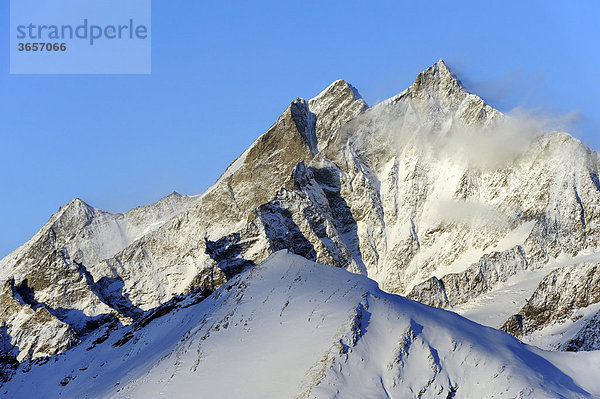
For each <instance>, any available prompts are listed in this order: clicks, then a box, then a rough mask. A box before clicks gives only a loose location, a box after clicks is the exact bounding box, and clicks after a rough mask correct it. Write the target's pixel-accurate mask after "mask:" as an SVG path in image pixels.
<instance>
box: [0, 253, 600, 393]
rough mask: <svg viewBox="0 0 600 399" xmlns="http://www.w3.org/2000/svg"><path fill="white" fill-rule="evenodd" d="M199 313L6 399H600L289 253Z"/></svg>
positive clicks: (108, 346) (441, 315)
mask: <svg viewBox="0 0 600 399" xmlns="http://www.w3.org/2000/svg"><path fill="white" fill-rule="evenodd" d="M195 302H197V298H195V297H194V296H193V295H191V296H189V297H187V298H183V299H180V300H179V301H177V303H175V302H174V303H173V304H172V305H171V306H169V308H166V309H165V310H164V311H163V312H160V313H161V314H158V315H157V314H155V316H154V317H153V318H150V319H147V320H146V322H144V323H143V324H145V325H144V326H143V327H141V324H138V325H136V324H134V325H131V326H125V327H119V328H116V329H115V330H113V331H111V332H110V333H109V334H108V337H106V338H104V339H105V340H104V341H103V342H98V341H100V337H99V336H94V337H90V338H89V339H88V340H87V341H86V342H84V345H83V346H81V345H80V346H78V347H76V348H73V349H71V350H69V351H67V352H66V353H65V354H64V355H60V356H58V357H57V358H56V359H55V360H53V361H50V362H47V363H45V364H40V365H33V366H29V367H27V368H25V367H21V369H20V370H19V371H18V372H17V374H16V375H15V376H14V377H13V379H12V380H11V381H10V382H8V383H6V384H4V386H3V387H2V391H3V392H4V393H5V395H6V396H7V397H36V396H40V395H42V394H43V395H46V396H48V395H49V396H58V395H63V396H66V397H90V398H91V397H129V398H136V397H152V396H157V395H159V396H160V395H163V396H167V397H179V398H184V397H197V395H198V394H199V393H200V394H201V395H203V396H206V397H223V398H233V397H246V398H261V397H315V398H333V397H363V398H364V397H390V396H399V397H413V396H419V397H423V398H426V397H440V396H441V397H465V398H470V397H472V398H483V397H517V396H519V395H520V396H519V397H532V398H533V397H535V398H543V397H548V398H557V397H565V398H576V397H589V396H590V394H589V392H586V391H585V389H583V388H582V387H580V386H578V385H577V384H576V383H575V382H574V381H573V380H572V379H571V378H570V377H569V376H567V375H566V374H564V372H562V371H560V369H559V368H557V367H556V366H554V365H553V364H552V363H550V362H549V361H547V360H546V359H544V358H543V357H542V356H540V354H538V353H537V352H534V351H532V350H531V349H530V348H529V347H528V346H526V345H523V344H521V343H519V342H518V341H517V340H516V339H514V338H512V337H510V336H509V335H506V334H504V333H502V332H499V331H497V330H493V329H490V328H486V327H482V326H480V325H477V324H475V323H472V322H470V321H468V320H466V319H463V318H461V317H460V316H457V315H455V314H452V313H450V312H446V311H443V310H439V309H434V308H430V307H427V306H425V305H421V304H419V303H416V302H413V301H410V300H407V299H404V298H402V297H398V296H394V295H389V294H386V293H384V292H382V291H381V290H379V289H378V288H377V285H376V283H375V282H373V281H371V280H369V279H367V278H365V277H362V276H359V275H356V274H351V273H348V272H346V271H344V270H341V269H337V268H332V267H329V266H322V265H317V264H314V263H312V262H310V261H307V260H306V259H305V258H302V257H299V256H296V255H292V254H289V253H287V251H281V252H278V253H276V254H275V255H273V256H271V257H270V258H269V259H268V260H267V261H266V262H265V263H263V264H262V265H259V266H256V267H254V268H253V269H251V270H250V271H247V272H245V273H243V274H241V275H239V276H237V277H235V278H233V279H232V280H231V281H229V282H228V283H227V284H225V285H224V286H223V287H221V288H220V289H219V290H218V291H217V292H215V293H214V294H212V295H211V296H210V297H208V298H207V299H205V300H204V301H202V302H200V303H195ZM94 340H95V341H96V342H98V343H96V344H92V345H90V344H91V342H92V341H94ZM86 349H89V350H86ZM540 353H541V354H543V352H540ZM592 371H593V370H592ZM597 371H599V370H596V372H597ZM580 377H581V376H580ZM26 381H36V384H27V383H26Z"/></svg>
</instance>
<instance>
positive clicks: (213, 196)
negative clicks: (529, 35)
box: [0, 61, 600, 361]
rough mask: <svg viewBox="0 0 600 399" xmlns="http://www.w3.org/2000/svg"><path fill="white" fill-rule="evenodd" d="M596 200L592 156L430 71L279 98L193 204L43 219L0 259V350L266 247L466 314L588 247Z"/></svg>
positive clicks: (75, 337)
mask: <svg viewBox="0 0 600 399" xmlns="http://www.w3.org/2000/svg"><path fill="white" fill-rule="evenodd" d="M599 191H600V181H599V179H598V159H597V154H596V153H595V152H593V151H592V150H590V149H588V148H587V147H585V146H584V145H583V144H582V143H581V142H579V141H578V140H576V139H574V138H573V137H571V136H569V135H568V134H566V133H561V132H551V133H541V132H539V131H538V130H537V129H535V127H534V126H530V125H528V124H527V123H524V122H522V121H518V120H515V119H514V118H511V117H508V116H505V115H502V114H501V113H500V112H498V111H496V110H494V109H493V108H492V107H490V106H489V105H487V104H486V103H485V102H484V101H483V100H482V99H481V98H479V97H477V96H476V95H474V94H471V93H469V92H468V91H467V90H465V89H464V88H463V86H462V85H461V83H460V81H459V80H458V79H457V78H456V77H455V76H454V75H453V74H452V73H451V72H450V70H449V69H448V68H447V66H446V65H445V64H444V62H443V61H439V62H438V63H436V64H435V65H433V66H432V67H430V68H428V69H427V70H425V71H423V72H422V73H420V74H419V75H418V77H417V79H416V80H415V82H414V84H413V85H411V86H410V87H409V88H408V89H406V90H405V91H403V92H402V93H400V94H398V95H397V96H394V97H392V98H391V99H389V100H387V101H384V102H383V103H380V104H378V105H376V106H374V107H371V108H369V107H368V106H367V105H366V103H365V102H364V100H362V99H361V98H360V95H359V94H358V92H357V90H356V89H355V88H354V87H352V86H351V85H349V84H348V83H347V82H344V81H341V80H339V81H336V82H334V83H333V84H332V85H331V86H329V87H328V88H327V89H326V90H324V91H323V92H322V93H320V94H319V95H318V96H317V97H315V98H313V99H311V100H309V101H305V100H303V99H300V98H299V99H296V100H294V101H293V102H292V103H291V104H290V105H289V107H288V108H287V109H286V110H285V111H284V112H283V114H282V115H281V116H280V117H279V118H278V120H277V121H276V122H275V123H274V124H273V126H271V128H270V129H269V130H268V131H267V132H266V133H265V134H263V135H262V136H260V137H259V138H258V139H257V140H256V141H255V142H254V143H253V144H252V145H251V146H250V147H249V148H248V149H247V150H246V151H244V153H243V154H242V155H241V156H240V157H238V159H236V160H235V161H234V162H233V163H232V164H231V165H230V166H229V167H228V168H227V170H226V171H225V172H224V173H223V175H222V176H221V177H220V178H219V179H218V181H217V182H216V183H215V184H214V185H213V186H212V187H211V188H210V189H209V190H207V192H205V193H204V194H202V195H200V196H196V197H182V196H180V195H178V194H172V195H170V196H168V197H166V198H164V199H162V200H161V201H159V202H158V203H156V204H154V205H151V206H146V207H141V208H136V209H134V210H131V211H129V212H127V213H124V214H116V215H112V214H109V213H106V212H103V211H100V210H98V209H95V208H92V207H91V206H89V205H87V204H85V203H83V202H82V201H80V200H73V201H71V202H70V203H69V204H67V205H65V206H64V207H63V208H61V209H60V210H59V212H58V213H57V214H56V215H54V216H53V217H52V218H51V219H50V221H49V222H48V223H47V224H46V225H45V226H44V227H43V228H42V229H41V230H40V231H39V232H38V233H37V234H36V235H35V236H34V237H33V238H32V239H31V240H30V241H28V242H27V243H26V244H24V245H23V246H22V247H20V248H19V249H17V250H16V251H15V252H13V253H12V254H10V255H9V256H7V257H6V258H4V259H3V260H2V261H0V280H1V281H2V282H3V283H2V287H3V288H2V292H1V294H0V301H1V304H2V306H3V307H2V308H3V309H5V310H4V312H3V313H2V314H0V323H1V324H0V328H2V330H1V331H3V333H2V334H3V335H2V342H4V344H3V345H5V346H7V349H6V350H5V351H4V352H6V353H9V354H10V356H13V357H15V358H17V359H18V360H19V361H22V360H26V359H35V358H39V357H45V356H48V355H52V354H55V353H59V352H62V351H64V350H65V349H66V348H68V347H70V346H72V345H73V344H75V343H77V342H79V341H80V340H81V339H84V338H85V337H86V336H87V335H88V334H89V333H90V332H92V331H94V330H95V328H96V327H97V326H98V325H103V324H105V323H117V324H129V323H131V322H133V321H136V320H138V319H139V318H140V317H143V315H144V314H145V313H144V312H148V311H150V310H152V309H155V308H157V307H160V306H161V305H163V304H165V303H167V302H168V301H170V300H171V299H172V298H174V297H176V296H177V295H181V294H185V293H188V292H192V291H193V292H205V293H208V292H212V291H214V290H215V289H217V288H218V287H219V286H221V285H222V284H224V283H225V282H226V281H227V280H228V279H230V278H232V277H233V276H235V275H237V274H239V273H240V272H241V271H243V270H245V269H246V268H247V267H250V266H252V265H255V264H258V263H260V262H262V261H264V260H265V259H266V258H267V257H268V256H269V255H270V254H272V253H274V252H276V251H279V250H282V249H288V250H290V251H291V252H293V253H296V254H299V255H302V256H304V257H306V258H307V259H309V260H315V261H317V262H319V263H323V264H330V265H334V266H338V267H342V268H345V269H347V270H349V271H352V272H355V273H360V274H364V275H367V276H369V277H370V278H372V279H374V280H375V281H377V282H378V283H379V284H380V286H381V287H382V288H383V289H385V290H386V291H388V292H392V293H399V294H409V295H410V297H411V298H415V299H418V300H420V301H422V302H424V303H427V304H431V305H434V306H452V305H455V304H459V303H464V302H468V301H470V300H472V299H474V298H476V297H477V296H478V295H481V294H482V293H485V292H488V291H489V290H492V289H494V287H496V286H498V285H501V284H503V283H505V282H506V281H507V279H508V278H510V277H511V276H515V275H519V274H520V273H522V272H523V271H526V270H531V269H537V268H540V267H541V266H543V265H545V264H546V263H547V262H548V261H550V260H552V259H554V258H556V257H557V256H559V255H561V254H567V255H571V256H575V255H577V254H578V253H579V252H580V251H582V250H584V249H589V248H596V247H597V246H598V242H597V240H598V237H599V232H598V229H599V228H600V223H599V220H598V218H599V215H600V195H599ZM591 289H592V290H597V288H591ZM24 323H28V324H24ZM24 325H27V326H30V327H27V328H24V327H23V326H24ZM45 331H48V332H49V333H48V334H50V335H51V336H52V337H53V339H52V340H51V341H44V343H42V340H40V339H39V337H41V336H43V335H44V334H46V332H45ZM50 332H51V333H50ZM4 352H3V353H4Z"/></svg>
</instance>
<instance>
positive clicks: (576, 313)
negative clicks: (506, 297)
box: [502, 263, 600, 350]
mask: <svg viewBox="0 0 600 399" xmlns="http://www.w3.org/2000/svg"><path fill="white" fill-rule="evenodd" d="M599 287H600V264H598V263H582V264H577V265H573V266H565V267H562V268H559V269H557V270H554V271H553V272H551V273H550V274H548V275H547V276H546V277H545V278H544V279H543V280H542V281H541V282H540V284H539V285H538V287H537V289H536V290H535V292H534V293H533V295H532V296H531V298H529V300H528V301H527V304H526V305H525V306H524V307H523V308H522V309H521V310H520V311H519V313H518V314H516V315H514V316H512V317H511V318H510V319H509V320H507V321H506V323H505V324H504V326H503V327H502V329H503V330H504V331H506V332H508V333H510V334H513V335H515V336H517V337H526V336H528V335H531V334H533V333H535V332H538V331H540V330H542V329H544V328H546V327H548V326H552V325H556V324H564V323H565V322H574V321H579V322H578V323H577V324H576V325H575V326H573V327H574V328H572V330H574V331H572V332H571V333H569V334H565V335H564V338H562V339H560V340H559V341H558V342H556V343H555V344H554V345H553V346H554V347H555V348H557V349H566V350H597V349H600V340H599V338H600V328H599V327H600V324H599V312H597V311H593V310H594V308H593V305H596V304H599V303H600V290H599ZM586 308H588V309H592V312H591V314H587V315H585V316H584V315H582V314H581V310H583V309H586ZM587 313H590V312H587Z"/></svg>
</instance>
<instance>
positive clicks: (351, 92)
mask: <svg viewBox="0 0 600 399" xmlns="http://www.w3.org/2000/svg"><path fill="white" fill-rule="evenodd" d="M328 97H338V98H349V99H350V100H352V101H359V100H362V101H364V100H363V98H362V96H361V95H360V93H359V92H358V90H357V89H356V87H354V86H352V85H351V84H350V83H348V82H347V81H345V80H343V79H338V80H336V81H334V82H333V83H332V84H330V85H329V86H327V88H326V89H325V90H323V91H322V92H320V93H319V94H317V96H316V97H314V98H312V99H311V100H310V101H311V102H318V101H322V100H323V99H324V98H328ZM350 97H351V98H350Z"/></svg>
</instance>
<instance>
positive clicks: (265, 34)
mask: <svg viewBox="0 0 600 399" xmlns="http://www.w3.org/2000/svg"><path fill="white" fill-rule="evenodd" d="M218 3H225V4H218ZM408 3H409V2H399V1H394V2H391V1H390V2H381V3H379V5H377V6H375V5H370V4H369V3H366V2H362V1H361V2H358V1H356V2H354V1H348V0H346V1H331V2H317V1H314V2H313V1H306V2H295V3H294V4H291V5H290V3H289V2H281V1H279V2H276V1H271V2H263V1H243V2H242V1H236V2H234V1H232V2H216V1H213V2H206V3H205V2H202V1H198V0H177V1H173V0H169V1H167V0H154V1H153V3H152V7H153V8H152V74H151V75H148V76H143V75H137V76H136V75H130V76H127V75H117V76H109V75H107V76H85V75H81V76H77V75H72V76H69V75H50V76H48V75H32V76H26V75H9V73H8V72H9V59H8V46H9V41H8V33H7V32H8V24H9V2H8V1H2V2H0V32H5V34H6V36H5V37H2V39H1V40H0V182H1V183H2V195H1V196H0V257H2V256H4V255H6V254H7V253H8V252H10V251H11V250H13V249H15V248H16V247H17V246H18V245H20V244H22V243H23V242H25V241H26V240H27V239H28V238H29V237H30V236H31V235H33V234H34V233H35V231H37V230H38V229H39V228H40V227H41V226H42V225H43V224H44V223H45V222H46V221H47V220H48V218H49V217H50V215H51V214H52V213H54V212H56V210H57V209H58V207H59V206H61V205H63V204H64V203H66V202H68V201H69V200H70V199H71V198H73V197H80V198H82V199H83V200H84V201H86V202H88V203H89V204H91V205H93V206H95V207H98V208H101V209H105V210H108V211H112V212H119V211H125V210H127V209H129V208H132V207H135V206H137V205H142V204H148V203H152V202H154V201H156V200H158V199H159V198H160V197H162V196H164V195H167V194H169V193H170V192H172V191H174V190H175V191H178V192H180V193H182V194H197V193H201V192H202V191H204V190H205V189H206V188H207V187H209V186H210V185H211V184H212V183H213V182H214V181H215V180H216V179H217V177H218V176H219V174H220V173H221V172H222V171H223V170H224V169H225V168H226V167H227V165H228V164H229V163H230V162H231V161H232V160H233V159H235V157H236V156H237V155H239V154H240V153H241V152H242V151H243V150H244V149H245V148H246V147H247V146H248V145H250V144H251V143H252V141H254V139H255V138H256V137H258V136H259V135H260V134H261V133H263V132H264V131H265V130H266V129H267V128H268V127H269V126H270V125H271V124H272V123H273V122H274V121H275V120H276V118H277V117H278V116H279V115H280V113H281V112H282V111H283V110H284V109H285V108H286V106H287V105H288V103H289V102H290V101H292V100H293V99H294V98H296V97H298V96H300V97H303V98H310V97H312V96H314V95H316V94H317V93H318V92H320V91H321V90H322V89H323V88H325V87H326V86H327V85H328V84H329V83H331V82H332V81H334V80H336V79H338V78H343V79H346V80H347V81H349V82H351V83H352V84H353V85H355V86H356V87H357V88H358V90H359V91H360V92H361V94H362V95H363V97H364V98H365V99H366V101H367V102H368V103H369V104H370V105H372V104H374V103H376V102H379V101H381V100H383V99H385V98H387V97H390V96H392V95H394V94H396V93H398V92H400V91H402V90H403V89H405V88H406V87H408V86H409V85H410V84H411V83H412V82H413V80H414V78H415V77H416V75H417V74H418V72H420V71H421V70H423V69H425V68H427V67H428V66H429V65H431V64H433V63H434V62H436V61H437V60H438V59H440V58H443V59H444V60H446V61H447V63H448V64H449V65H450V67H451V68H453V70H454V71H455V72H456V73H457V74H458V75H459V77H460V78H461V79H462V80H463V82H464V83H465V84H466V86H467V88H468V89H470V90H471V91H473V92H476V93H477V94H479V95H481V96H482V97H483V98H484V99H485V100H487V101H488V102H489V103H490V104H491V105H492V106H494V107H496V108H498V109H500V110H501V111H508V110H510V109H512V108H515V107H525V108H540V109H542V110H543V112H544V113H547V114H549V115H557V116H560V115H562V114H566V113H568V112H571V111H577V112H578V113H579V114H580V115H581V120H580V122H579V123H577V124H575V125H573V126H572V127H571V130H572V132H573V133H574V134H575V135H576V136H577V137H579V138H581V139H582V140H583V141H584V142H585V143H586V144H588V145H589V146H591V147H592V148H593V149H595V150H598V149H600V136H598V135H597V133H599V132H600V51H599V50H600V45H599V40H600V28H599V26H600V23H599V22H598V18H599V16H600V6H599V4H600V2H596V1H588V2H583V1H581V2H579V1H577V2H558V1H526V2H525V1H513V2H497V3H498V4H496V5H486V4H488V2H482V1H463V2H449V1H427V2H419V3H418V4H408ZM411 3H417V2H411ZM458 4H460V5H458ZM501 4H502V5H501Z"/></svg>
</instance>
